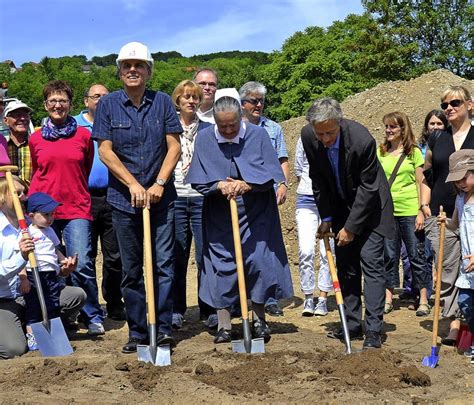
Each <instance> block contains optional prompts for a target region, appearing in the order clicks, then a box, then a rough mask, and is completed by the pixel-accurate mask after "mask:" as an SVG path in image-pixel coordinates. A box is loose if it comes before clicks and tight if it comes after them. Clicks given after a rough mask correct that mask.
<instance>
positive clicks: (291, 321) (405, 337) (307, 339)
mask: <svg viewBox="0 0 474 405" xmlns="http://www.w3.org/2000/svg"><path fill="white" fill-rule="evenodd" d="M459 82H460V79H459V78H457V77H456V76H454V75H452V74H451V73H449V72H446V71H437V72H433V73H432V74H430V75H424V76H422V77H421V78H418V79H415V80H412V81H409V82H391V83H387V84H384V85H379V86H377V87H376V88H375V89H370V90H367V91H366V92H364V93H360V94H359V95H357V96H353V97H352V98H350V99H349V100H347V101H346V102H344V103H343V110H344V111H345V112H347V115H348V116H353V117H355V116H359V118H360V121H361V122H363V123H364V124H365V125H367V126H368V127H369V129H371V130H372V131H373V133H374V136H376V137H377V138H380V132H378V131H380V121H381V117H382V116H383V114H384V113H386V112H388V111H391V110H393V109H395V108H396V106H397V103H398V104H400V103H402V102H403V106H404V107H406V109H408V110H406V109H402V110H404V111H406V112H408V113H409V115H410V116H413V118H414V126H415V128H417V129H418V128H420V125H421V124H420V119H422V117H424V114H425V113H426V112H427V111H429V110H430V109H432V108H435V107H436V106H437V104H438V103H439V100H438V97H439V94H440V93H441V90H442V89H443V88H444V87H446V85H448V84H457V83H459ZM465 84H466V85H468V86H470V87H471V88H472V87H473V86H472V82H470V83H465ZM426 94H429V97H426ZM410 95H411V96H410ZM361 106H363V108H361ZM362 110H363V111H362ZM302 125H304V119H302V118H296V119H293V120H289V121H287V122H285V123H284V124H283V126H284V129H285V134H286V139H287V143H288V149H289V152H290V156H291V157H293V156H294V147H295V144H296V139H297V136H298V135H299V130H300V129H301V126H302ZM377 132H378V133H377ZM291 183H292V185H291V188H290V192H289V199H288V202H287V203H286V204H285V205H284V206H283V207H282V209H281V218H282V230H283V234H284V238H285V243H286V248H287V252H288V256H289V260H290V266H291V269H292V276H293V282H294V287H295V294H296V295H295V297H294V298H293V299H292V300H289V301H287V302H285V303H284V304H285V316H284V317H280V318H269V321H270V327H271V329H272V332H273V334H272V339H271V341H270V342H269V343H268V344H267V345H266V348H265V350H266V353H265V354H264V355H251V356H250V355H239V354H234V353H232V351H231V348H230V345H214V344H213V343H212V335H211V334H210V331H208V330H207V329H206V327H205V326H204V325H203V324H202V323H201V322H200V321H199V319H198V311H197V307H196V304H197V299H196V295H197V292H196V270H195V268H194V264H193V263H191V268H190V270H189V283H188V284H189V287H188V302H189V304H190V305H191V307H190V308H189V310H188V312H187V313H186V317H185V319H186V322H185V325H184V327H183V328H182V329H181V330H180V331H178V332H176V334H175V337H176V338H177V340H178V345H177V347H176V349H175V350H174V353H173V356H172V365H171V366H169V367H165V368H159V367H153V366H149V365H144V364H143V363H139V362H138V361H137V357H136V355H124V354H122V353H121V352H120V349H121V346H122V345H123V344H124V343H125V342H126V341H127V336H128V334H127V327H126V325H125V324H124V323H123V322H114V321H110V320H107V321H106V324H105V326H106V329H107V333H106V335H105V336H103V337H98V338H95V339H90V338H89V337H88V336H87V334H86V333H85V332H86V331H85V329H81V330H80V331H79V332H78V333H77V334H75V335H74V336H72V338H71V342H72V344H73V346H74V349H75V353H74V354H73V355H71V356H69V357H67V358H54V359H45V358H42V357H41V356H40V355H39V354H37V353H34V354H31V353H30V354H27V355H25V356H23V357H21V358H17V359H14V360H9V361H0V392H1V395H0V403H2V404H3V403H5V404H11V403H32V402H34V403H70V402H80V403H90V402H93V401H95V402H99V403H132V402H136V403H189V402H190V401H194V402H196V403H201V402H202V403H205V402H208V403H231V402H240V403H254V402H273V403H303V402H305V403H309V402H316V401H317V402H321V403H343V402H344V403H347V402H353V403H367V402H371V403H372V402H390V403H413V404H419V403H433V402H443V403H452V404H455V403H456V404H457V403H474V379H473V375H474V374H473V370H474V369H473V366H471V365H470V364H469V361H468V359H467V358H465V357H464V356H462V355H460V354H458V353H457V352H456V350H455V349H452V348H446V347H442V348H441V351H440V355H439V366H438V367H437V368H435V369H430V368H424V367H422V366H421V360H422V358H423V357H424V356H428V355H429V354H430V347H431V325H432V317H431V316H430V317H428V318H418V317H416V316H415V313H414V312H413V311H409V310H408V309H407V308H406V306H405V304H402V303H400V302H399V301H398V300H397V299H395V301H394V304H395V308H396V310H395V311H394V312H393V313H391V314H389V315H387V316H386V317H385V328H384V332H385V335H384V340H385V341H384V346H383V349H382V350H380V351H368V352H362V353H361V352H356V353H355V354H352V355H349V356H347V355H345V354H344V345H343V344H342V343H340V342H338V341H334V340H331V339H329V338H327V337H326V333H327V331H328V330H330V329H333V328H335V327H337V324H338V312H337V310H336V306H335V302H334V297H332V296H331V297H330V299H329V307H330V313H329V315H328V316H326V317H323V318H316V317H314V318H303V317H302V316H301V310H302V302H303V301H302V296H301V293H300V291H299V278H298V274H297V268H298V267H297V265H298V256H297V252H298V247H297V237H296V226H295V223H294V200H295V190H296V183H295V179H292V181H291ZM99 268H100V266H99ZM400 304H402V305H400ZM234 324H235V329H236V330H240V325H239V320H238V319H235V320H234ZM446 331H447V324H446V322H442V323H441V330H440V335H441V336H444V334H446ZM361 346H362V342H354V348H355V349H356V350H360V349H361Z"/></svg>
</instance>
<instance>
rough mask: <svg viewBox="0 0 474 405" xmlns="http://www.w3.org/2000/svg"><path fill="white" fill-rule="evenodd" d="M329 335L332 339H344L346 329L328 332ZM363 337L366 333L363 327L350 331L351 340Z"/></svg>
mask: <svg viewBox="0 0 474 405" xmlns="http://www.w3.org/2000/svg"><path fill="white" fill-rule="evenodd" d="M327 337H328V338H331V339H339V340H342V341H344V331H343V330H342V329H339V330H336V331H331V332H328V334H327ZM363 338H364V335H363V333H362V328H358V329H356V330H350V331H349V339H350V340H362V339H363Z"/></svg>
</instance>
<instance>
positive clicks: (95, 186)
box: [74, 110, 109, 190]
mask: <svg viewBox="0 0 474 405" xmlns="http://www.w3.org/2000/svg"><path fill="white" fill-rule="evenodd" d="M86 113H87V110H83V111H81V112H80V113H79V114H78V115H76V116H74V119H75V120H76V122H77V125H80V126H81V127H84V128H87V129H88V130H89V132H92V127H93V125H92V123H91V122H89V121H87V120H86V118H85V117H84V114H86ZM108 184H109V169H107V166H106V165H104V164H103V163H102V161H101V160H100V157H99V145H98V144H97V141H94V161H93V163H92V169H91V173H90V174H89V190H103V189H106V188H107V185H108Z"/></svg>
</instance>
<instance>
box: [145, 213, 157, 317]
mask: <svg viewBox="0 0 474 405" xmlns="http://www.w3.org/2000/svg"><path fill="white" fill-rule="evenodd" d="M143 246H144V250H145V253H144V254H145V289H146V303H147V309H148V323H149V324H150V325H155V324H156V313H155V285H154V283H153V255H152V252H151V228H150V209H149V208H147V207H143Z"/></svg>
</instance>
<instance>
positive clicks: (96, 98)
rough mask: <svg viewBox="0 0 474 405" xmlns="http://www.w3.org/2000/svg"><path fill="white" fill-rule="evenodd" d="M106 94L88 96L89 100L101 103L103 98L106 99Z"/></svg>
mask: <svg viewBox="0 0 474 405" xmlns="http://www.w3.org/2000/svg"><path fill="white" fill-rule="evenodd" d="M104 96H105V94H94V95H92V96H86V97H87V98H90V99H92V100H94V101H99V100H100V98H101V97H104Z"/></svg>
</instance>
